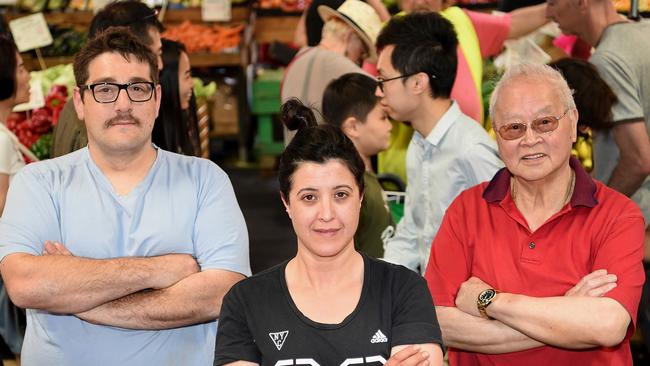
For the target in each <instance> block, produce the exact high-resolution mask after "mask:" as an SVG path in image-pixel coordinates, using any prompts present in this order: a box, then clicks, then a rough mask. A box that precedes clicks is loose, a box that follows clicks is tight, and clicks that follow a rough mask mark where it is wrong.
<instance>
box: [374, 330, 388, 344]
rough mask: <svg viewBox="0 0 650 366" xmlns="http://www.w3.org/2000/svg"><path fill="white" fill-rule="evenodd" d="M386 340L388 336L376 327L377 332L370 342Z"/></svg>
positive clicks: (383, 341) (384, 341)
mask: <svg viewBox="0 0 650 366" xmlns="http://www.w3.org/2000/svg"><path fill="white" fill-rule="evenodd" d="M386 342H388V337H386V335H384V333H382V332H381V330H379V329H377V332H376V333H375V335H373V336H372V338H371V339H370V343H386Z"/></svg>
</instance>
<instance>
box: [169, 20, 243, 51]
mask: <svg viewBox="0 0 650 366" xmlns="http://www.w3.org/2000/svg"><path fill="white" fill-rule="evenodd" d="M244 27H245V26H244V24H239V25H235V26H222V25H217V24H215V25H206V24H193V23H191V22H190V21H189V20H186V21H184V22H183V23H181V24H179V25H176V26H169V27H167V30H165V32H163V34H162V37H163V38H167V39H171V40H172V41H178V42H181V43H183V44H184V45H185V48H186V49H187V52H189V53H196V52H206V51H207V52H213V53H219V52H222V51H224V50H227V49H233V48H237V47H239V43H240V41H241V33H242V31H243V30H244Z"/></svg>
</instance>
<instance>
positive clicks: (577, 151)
mask: <svg viewBox="0 0 650 366" xmlns="http://www.w3.org/2000/svg"><path fill="white" fill-rule="evenodd" d="M571 154H572V155H573V156H575V157H576V158H578V160H580V163H582V167H583V168H585V170H586V171H588V172H590V171H591V170H592V169H593V168H594V160H593V156H592V141H591V134H589V135H587V136H580V135H579V136H578V139H577V140H576V142H575V143H574V144H573V148H572V149H571Z"/></svg>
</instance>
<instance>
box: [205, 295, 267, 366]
mask: <svg viewBox="0 0 650 366" xmlns="http://www.w3.org/2000/svg"><path fill="white" fill-rule="evenodd" d="M240 285H241V283H239V284H236V285H235V286H233V287H232V289H230V291H229V292H228V293H227V294H226V296H225V297H224V300H223V305H221V316H220V317H219V329H218V330H217V343H216V346H215V357H214V366H219V365H225V364H228V363H231V362H236V361H249V362H256V363H258V364H259V363H260V362H261V359H262V355H261V354H260V351H259V349H258V348H257V346H256V344H255V339H254V338H253V334H252V333H251V331H250V329H249V327H248V322H247V320H246V314H245V309H246V306H245V304H244V301H243V299H242V297H241V295H242V286H240Z"/></svg>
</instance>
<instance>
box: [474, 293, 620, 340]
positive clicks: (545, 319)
mask: <svg viewBox="0 0 650 366" xmlns="http://www.w3.org/2000/svg"><path fill="white" fill-rule="evenodd" d="M487 313H488V315H490V316H491V317H493V318H495V319H497V320H499V321H501V322H503V323H505V324H507V325H509V326H510V327H512V328H514V329H517V330H519V331H520V332H522V333H524V334H528V335H530V336H531V337H533V338H535V339H539V340H540V341H541V342H544V343H546V344H549V345H553V346H557V347H563V348H571V349H582V348H592V347H613V346H616V345H617V344H619V343H621V342H622V341H623V339H624V337H625V334H626V331H627V327H628V325H629V324H630V315H629V314H628V313H627V311H626V310H625V308H624V307H623V306H622V305H621V304H619V303H618V302H617V301H616V300H614V299H610V298H606V297H601V298H594V297H564V296H562V297H546V298H536V297H530V296H524V295H516V294H499V295H498V296H497V298H496V299H495V301H494V302H493V304H492V305H490V306H489V307H488V308H487Z"/></svg>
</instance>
